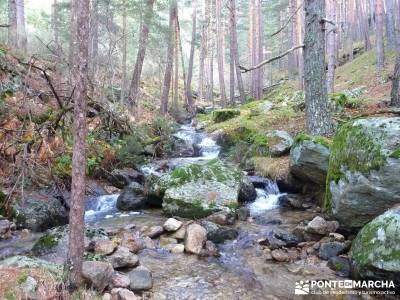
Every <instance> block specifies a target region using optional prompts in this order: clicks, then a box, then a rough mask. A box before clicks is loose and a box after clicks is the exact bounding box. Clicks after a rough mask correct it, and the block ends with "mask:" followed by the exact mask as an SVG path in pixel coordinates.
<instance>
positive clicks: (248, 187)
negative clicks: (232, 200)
mask: <svg viewBox="0 0 400 300" xmlns="http://www.w3.org/2000/svg"><path fill="white" fill-rule="evenodd" d="M256 198H257V192H256V189H255V187H254V185H253V183H252V182H251V181H250V179H249V178H247V176H243V179H242V181H241V183H240V190H239V202H251V201H254V200H255V199H256Z"/></svg>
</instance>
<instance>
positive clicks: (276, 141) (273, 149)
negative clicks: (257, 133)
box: [267, 130, 293, 156]
mask: <svg viewBox="0 0 400 300" xmlns="http://www.w3.org/2000/svg"><path fill="white" fill-rule="evenodd" d="M267 139H268V147H269V151H270V153H271V155H272V156H282V155H285V154H287V153H289V151H290V148H291V147H292V145H293V138H292V137H291V136H290V134H289V133H288V132H286V131H283V130H274V131H272V132H270V133H268V134H267Z"/></svg>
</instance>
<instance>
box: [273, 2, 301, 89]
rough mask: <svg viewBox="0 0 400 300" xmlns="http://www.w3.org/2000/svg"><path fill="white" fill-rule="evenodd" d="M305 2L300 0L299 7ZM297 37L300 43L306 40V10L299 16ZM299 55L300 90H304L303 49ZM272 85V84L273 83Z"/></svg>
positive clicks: (299, 51)
mask: <svg viewBox="0 0 400 300" xmlns="http://www.w3.org/2000/svg"><path fill="white" fill-rule="evenodd" d="M302 3H303V2H302V0H298V2H297V6H299V5H301V4H302ZM297 24H298V26H297V31H298V32H297V37H298V40H299V41H302V40H303V39H304V10H303V9H300V11H299V13H298V14H297ZM298 53H299V56H298V57H299V76H298V81H299V84H298V87H299V89H300V90H303V88H304V51H303V49H302V48H300V49H299V50H298ZM271 84H272V82H271Z"/></svg>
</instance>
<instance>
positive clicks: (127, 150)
mask: <svg viewBox="0 0 400 300" xmlns="http://www.w3.org/2000/svg"><path fill="white" fill-rule="evenodd" d="M117 157H118V160H119V161H120V162H121V163H122V164H123V165H124V166H136V165H137V164H140V163H143V162H144V160H145V157H144V145H143V142H142V141H141V140H140V138H139V137H137V136H135V135H130V136H127V137H126V138H124V139H123V140H121V141H120V145H119V150H118V154H117Z"/></svg>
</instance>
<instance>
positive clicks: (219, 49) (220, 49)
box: [215, 0, 226, 107]
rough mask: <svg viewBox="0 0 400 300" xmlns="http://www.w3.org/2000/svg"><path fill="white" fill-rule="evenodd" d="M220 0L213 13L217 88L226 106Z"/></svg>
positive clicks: (222, 102) (223, 104) (217, 0)
mask: <svg viewBox="0 0 400 300" xmlns="http://www.w3.org/2000/svg"><path fill="white" fill-rule="evenodd" d="M221 1H222V0H216V5H215V15H216V20H217V63H218V78H219V89H220V94H221V95H220V96H221V105H222V107H224V106H226V92H225V79H224V76H225V73H224V49H225V47H224V46H225V45H224V43H223V34H224V33H223V30H222V24H221V23H222V22H221V14H222V3H221Z"/></svg>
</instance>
